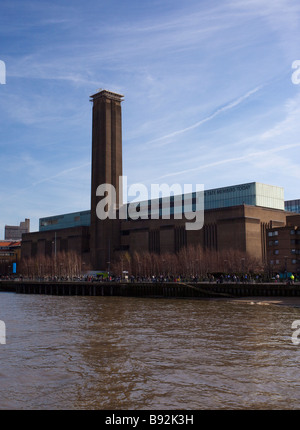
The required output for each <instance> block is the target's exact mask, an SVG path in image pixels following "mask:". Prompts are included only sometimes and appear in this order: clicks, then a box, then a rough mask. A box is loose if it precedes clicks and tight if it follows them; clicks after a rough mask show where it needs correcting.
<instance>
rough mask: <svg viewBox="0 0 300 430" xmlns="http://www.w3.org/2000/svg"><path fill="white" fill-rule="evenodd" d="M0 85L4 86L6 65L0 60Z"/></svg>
mask: <svg viewBox="0 0 300 430" xmlns="http://www.w3.org/2000/svg"><path fill="white" fill-rule="evenodd" d="M0 84H1V85H4V84H6V65H5V63H4V61H2V60H0Z"/></svg>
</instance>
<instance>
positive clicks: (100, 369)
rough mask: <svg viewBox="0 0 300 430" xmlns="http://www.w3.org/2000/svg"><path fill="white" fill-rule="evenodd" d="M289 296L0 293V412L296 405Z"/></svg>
mask: <svg viewBox="0 0 300 430" xmlns="http://www.w3.org/2000/svg"><path fill="white" fill-rule="evenodd" d="M296 300H297V299H290V300H289V301H288V302H284V301H282V302H281V300H280V299H278V298H276V300H273V301H272V300H271V299H268V300H264V299H261V298H260V299H259V300H258V299H243V300H237V299H236V300H227V299H216V300H214V299H212V300H206V299H203V300H189V299H187V300H183V299H170V300H169V299H150V298H145V299H144V298H127V297H120V298H118V297H82V296H68V297H61V296H44V295H22V294H15V293H4V292H1V293H0V320H1V321H3V322H4V323H5V328H6V333H5V334H6V337H5V341H6V343H2V344H0V408H1V409H27V410H29V409H30V410H33V409H44V410H45V409H48V410H49V409H55V410H58V409H88V410H90V409H98V410H104V409H105V410H107V409H109V410H129V409H131V410H175V409H177V410H178V409H180V410H183V409H185V410H204V409H206V410H207V409H231V410H232V409H298V408H300V372H299V368H300V366H299V364H300V344H299V345H296V344H295V343H293V342H292V334H293V332H294V330H293V329H292V327H291V326H292V323H293V321H294V320H300V303H299V301H298V302H297V301H296ZM299 339H300V335H299Z"/></svg>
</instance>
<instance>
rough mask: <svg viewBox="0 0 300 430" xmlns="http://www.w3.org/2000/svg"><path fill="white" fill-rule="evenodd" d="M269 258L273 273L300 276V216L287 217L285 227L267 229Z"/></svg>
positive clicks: (269, 265)
mask: <svg viewBox="0 0 300 430" xmlns="http://www.w3.org/2000/svg"><path fill="white" fill-rule="evenodd" d="M267 256H268V267H269V270H270V272H271V273H273V274H275V273H281V274H282V275H283V276H284V277H286V276H287V275H288V274H289V273H293V274H297V275H300V215H290V216H287V217H286V225H285V226H284V227H276V228H269V229H267Z"/></svg>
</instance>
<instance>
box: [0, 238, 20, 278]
mask: <svg viewBox="0 0 300 430" xmlns="http://www.w3.org/2000/svg"><path fill="white" fill-rule="evenodd" d="M20 258H21V241H9V240H2V241H0V276H9V275H12V274H13V273H16V272H17V270H18V264H19V262H20Z"/></svg>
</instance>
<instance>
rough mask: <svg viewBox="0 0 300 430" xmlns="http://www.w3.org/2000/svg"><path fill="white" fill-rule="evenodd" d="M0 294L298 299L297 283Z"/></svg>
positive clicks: (28, 289)
mask: <svg viewBox="0 0 300 430" xmlns="http://www.w3.org/2000/svg"><path fill="white" fill-rule="evenodd" d="M0 291H7V292H15V293H17V294H44V295H56V296H120V297H153V298H225V297H227V298H230V297H300V283H295V284H293V285H286V284H285V283H231V282H226V283H222V284H220V283H214V282H199V283H188V282H174V283H173V282H150V283H146V282H141V283H138V282H135V283H130V282H126V283H125V282H124V283H123V282H88V281H59V282H57V281H42V282H39V281H1V282H0Z"/></svg>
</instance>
